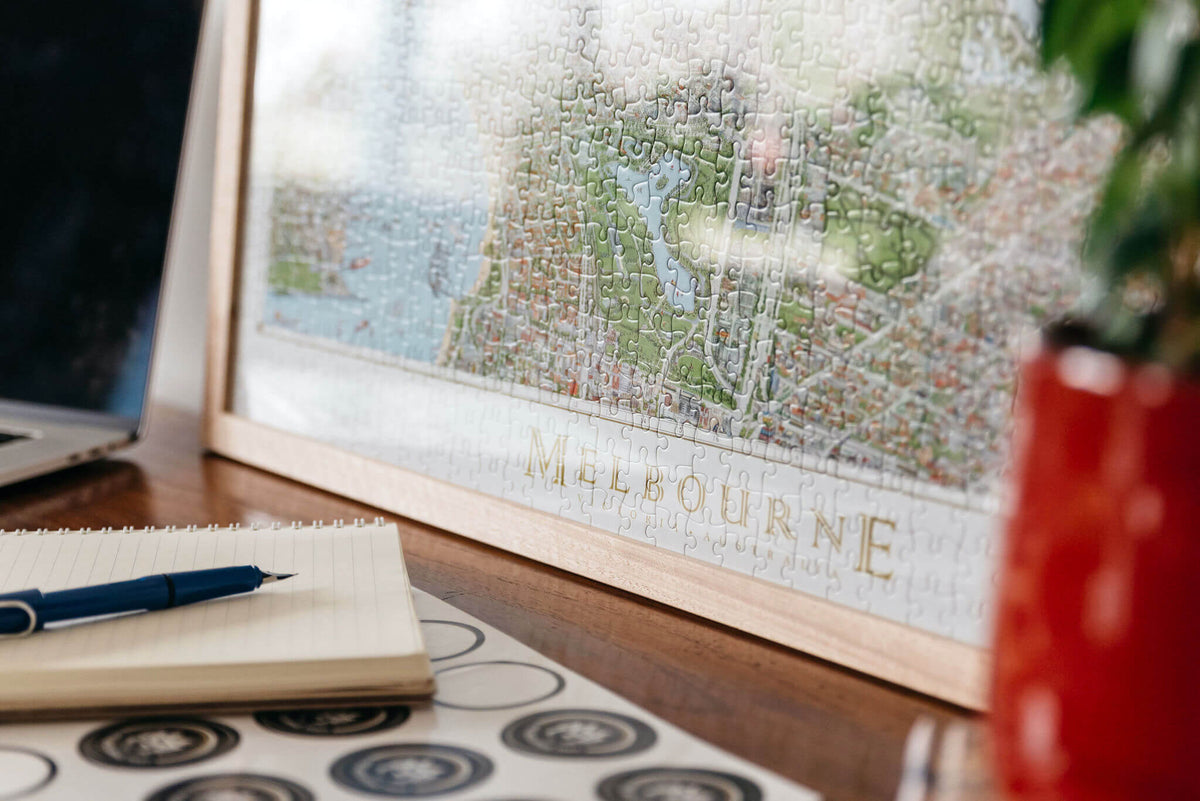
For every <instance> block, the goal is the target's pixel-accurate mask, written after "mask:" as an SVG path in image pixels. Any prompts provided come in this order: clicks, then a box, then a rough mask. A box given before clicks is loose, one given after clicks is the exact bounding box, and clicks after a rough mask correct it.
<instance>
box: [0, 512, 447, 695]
mask: <svg viewBox="0 0 1200 801" xmlns="http://www.w3.org/2000/svg"><path fill="white" fill-rule="evenodd" d="M246 564H252V565H257V566H258V567H260V568H262V569H263V570H271V571H275V572H282V573H296V574H297V575H296V576H295V577H293V578H290V579H288V580H287V581H281V582H278V583H272V584H267V585H264V586H263V587H261V588H259V589H258V590H255V591H254V592H251V593H247V594H245V595H239V596H233V597H230V598H224V599H218V600H213V601H206V602H204V603H199V604H192V605H190V606H184V607H179V608H176V609H166V610H162V611H157V612H148V613H144V614H134V615H128V616H124V617H119V618H112V619H108V620H100V621H93V622H85V623H81V624H77V625H70V626H67V627H65V628H57V629H53V630H48V631H44V632H39V633H37V634H35V635H32V636H30V637H26V638H23V639H17V640H0V668H2V669H3V670H6V671H7V670H13V671H17V670H24V669H31V668H37V669H40V670H47V671H48V670H78V669H98V668H110V667H116V668H142V667H157V666H170V665H220V664H246V663H259V662H286V661H292V660H315V659H352V658H360V657H378V656H405V655H409V654H413V653H419V652H421V651H423V650H424V646H423V644H422V643H421V639H420V630H419V629H418V628H417V627H416V626H415V625H414V624H413V616H412V611H411V610H412V599H411V593H410V590H409V586H408V577H407V575H406V573H405V570H404V563H403V559H402V557H401V553H400V538H399V534H398V532H397V530H396V526H395V525H394V524H392V525H386V526H383V525H375V524H371V525H366V526H361V527H359V526H347V527H344V528H329V527H323V528H320V529H316V528H300V529H292V528H282V529H259V530H251V529H237V530H231V529H216V530H208V529H201V530H196V531H186V530H176V531H165V530H152V531H111V532H91V533H80V532H67V533H63V534H58V533H53V532H51V533H45V534H40V535H39V534H11V533H10V534H0V592H12V591H15V590H22V589H39V590H42V591H43V592H49V591H53V590H59V589H65V588H68V587H82V586H87V585H91V584H102V583H104V582H109V581H122V580H125V579H132V578H140V577H142V576H148V575H152V574H155V573H169V572H174V571H181V570H198V569H201V568H207V567H226V566H233V565H246Z"/></svg>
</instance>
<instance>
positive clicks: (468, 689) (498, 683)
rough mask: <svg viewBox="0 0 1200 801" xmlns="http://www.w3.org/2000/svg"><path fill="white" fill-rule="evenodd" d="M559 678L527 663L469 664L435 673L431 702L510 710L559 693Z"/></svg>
mask: <svg viewBox="0 0 1200 801" xmlns="http://www.w3.org/2000/svg"><path fill="white" fill-rule="evenodd" d="M566 684H567V683H566V681H565V680H564V679H563V677H562V676H560V675H559V674H557V673H555V672H554V671H553V670H550V669H549V668H544V667H542V666H541V665H531V664H529V663H528V662H508V661H503V660H498V661H493V662H471V663H469V664H466V665H455V666H454V667H448V668H445V669H443V670H439V671H438V672H437V685H438V689H437V695H435V696H434V697H433V702H434V703H435V704H437V705H439V706H445V707H449V708H451V709H472V710H486V709H513V708H515V707H518V706H527V705H529V704H535V703H537V702H538V701H545V700H546V699H547V698H552V697H553V696H555V695H558V694H559V693H560V692H562V689H563V687H565V686H566Z"/></svg>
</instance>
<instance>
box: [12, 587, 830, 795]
mask: <svg viewBox="0 0 1200 801" xmlns="http://www.w3.org/2000/svg"><path fill="white" fill-rule="evenodd" d="M415 598H416V606H417V610H418V613H419V614H420V616H421V626H422V631H423V634H424V636H425V642H426V644H427V646H428V648H429V654H430V658H431V659H432V660H433V664H434V666H435V670H436V671H437V682H438V691H437V694H436V695H435V697H434V699H433V702H432V703H426V704H417V705H406V706H385V707H355V708H343V709H332V710H303V711H296V710H279V709H276V710H264V711H261V712H258V713H256V714H254V715H253V716H230V717H220V716H216V717H191V716H185V717H167V716H163V717H151V718H132V719H122V720H107V721H78V722H69V723H46V724H27V725H26V724H12V725H3V726H0V799H4V800H5V801H13V800H14V799H26V798H28V799H35V801H58V800H59V799H61V800H62V801H77V800H78V799H85V798H97V799H100V798H103V799H110V798H111V799H129V801H135V800H137V801H316V800H317V799H322V800H325V799H329V800H333V799H347V800H349V799H360V801H361V799H363V798H371V797H374V798H430V797H437V798H439V799H446V801H457V800H459V799H461V801H519V800H522V801H569V800H573V799H580V800H581V801H582V800H583V799H598V801H668V799H669V801H763V800H764V799H775V800H778V801H782V800H783V799H794V800H795V801H819V799H820V795H818V794H817V793H815V792H812V791H810V790H807V789H805V788H802V787H799V786H797V785H795V784H793V783H791V782H788V781H786V780H784V779H782V778H780V777H778V776H775V775H773V774H771V773H769V772H767V771H765V770H763V769H761V768H758V767H755V766H754V765H751V764H750V763H748V762H746V761H745V760H742V759H738V758H737V757H734V756H732V755H730V754H727V753H725V752H723V751H720V750H718V749H716V748H714V747H712V746H710V745H708V744H706V743H704V742H702V741H700V740H698V739H696V738H695V737H692V736H690V735H688V734H686V733H685V732H683V731H681V730H679V729H677V728H675V727H674V726H671V725H670V724H668V723H666V722H665V721H662V720H659V719H657V718H655V717H654V716H653V715H650V714H649V713H647V712H646V711H644V710H642V709H640V708H638V707H636V706H634V705H633V704H631V703H629V702H627V701H624V700H623V699H621V698H620V697H618V696H616V695H614V694H613V693H610V692H608V691H607V690H605V689H603V688H602V687H600V686H598V685H596V684H594V683H592V682H590V681H588V680H587V679H584V678H583V677H581V676H578V675H576V674H574V673H572V672H571V671H569V670H566V669H565V668H563V667H562V666H560V665H558V664H556V663H554V662H551V661H550V660H548V659H546V658H544V657H542V656H541V655H540V654H538V653H536V652H535V651H533V650H531V649H529V648H527V647H525V646H523V645H521V644H520V643H518V642H516V641H515V640H513V639H512V638H510V637H508V636H506V635H504V634H501V633H500V632H498V631H496V630H495V629H493V628H491V627H490V626H487V625H485V624H484V623H482V622H480V621H478V620H476V619H474V618H472V617H471V616H469V615H467V614H465V613H463V612H460V611H459V610H457V609H455V608H454V607H452V606H450V605H449V604H446V603H444V602H442V601H440V600H438V599H436V598H434V597H432V596H430V595H428V594H425V593H422V592H416V593H415ZM795 747H796V748H803V747H804V744H803V743H796V744H795Z"/></svg>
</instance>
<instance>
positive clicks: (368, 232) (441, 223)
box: [263, 187, 487, 362]
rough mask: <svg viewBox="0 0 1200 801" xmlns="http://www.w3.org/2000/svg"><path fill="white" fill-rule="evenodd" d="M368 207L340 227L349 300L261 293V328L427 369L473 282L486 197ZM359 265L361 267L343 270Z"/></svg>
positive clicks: (479, 261)
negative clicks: (369, 210)
mask: <svg viewBox="0 0 1200 801" xmlns="http://www.w3.org/2000/svg"><path fill="white" fill-rule="evenodd" d="M480 189H481V192H482V191H484V189H483V187H481V188H480ZM381 206H382V207H381ZM373 208H374V212H375V213H373V214H371V215H363V216H359V217H355V218H351V221H350V223H349V224H348V225H347V229H346V249H345V253H344V258H343V265H345V266H344V268H343V269H342V270H340V271H339V273H338V275H339V276H340V278H341V280H342V281H343V282H344V284H345V288H346V290H347V292H348V294H346V295H345V296H338V295H332V294H325V295H308V294H303V293H290V294H278V293H275V292H268V293H267V298H266V304H265V309H264V314H263V317H264V322H266V323H268V324H270V325H278V326H281V327H283V328H287V329H289V330H292V331H296V332H298V333H302V334H306V335H309V336H315V337H320V338H322V339H331V340H334V341H336V342H340V343H343V344H346V345H352V346H356V347H364V348H370V349H372V350H379V351H383V352H384V353H388V354H393V355H397V356H403V357H405V358H408V359H415V360H417V361H422V362H433V361H434V360H435V359H436V358H437V355H438V350H439V349H440V348H441V345H442V339H443V336H444V335H445V332H446V326H447V324H448V323H449V322H450V310H451V304H452V302H453V301H454V299H456V298H460V297H462V296H463V295H465V294H466V293H467V292H468V290H470V289H471V286H472V285H473V284H474V283H475V280H476V279H477V278H478V276H479V270H480V267H481V265H482V258H483V257H482V256H481V255H480V252H479V245H480V242H481V241H482V240H483V235H484V231H485V230H486V228H487V204H486V198H476V199H475V202H474V203H455V204H447V203H441V202H432V201H429V200H425V201H422V200H420V199H412V200H400V199H396V200H393V201H392V202H391V203H385V204H380V205H374V206H373ZM387 212H390V213H387ZM365 259H370V261H369V263H365V266H362V267H360V268H359V269H350V268H349V265H352V264H356V263H357V264H363V263H364V261H363V260H365Z"/></svg>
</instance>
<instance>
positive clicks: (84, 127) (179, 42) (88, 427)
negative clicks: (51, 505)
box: [0, 0, 203, 484]
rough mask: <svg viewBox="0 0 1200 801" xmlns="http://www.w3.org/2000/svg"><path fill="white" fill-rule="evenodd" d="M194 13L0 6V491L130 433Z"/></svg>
mask: <svg viewBox="0 0 1200 801" xmlns="http://www.w3.org/2000/svg"><path fill="white" fill-rule="evenodd" d="M202 13H203V2H202V0H107V1H105V0H70V1H67V0H38V2H35V3H0V120H2V122H0V484H7V483H11V482H14V481H19V480H22V479H26V478H29V477H31V476H35V475H38V474H41V473H46V472H49V471H51V470H56V469H58V468H61V467H66V466H68V465H72V464H77V463H80V462H84V461H88V460H91V459H97V458H100V457H102V456H104V455H105V454H108V453H110V452H112V451H114V450H116V449H118V448H121V447H124V446H126V445H128V444H130V443H132V442H133V441H135V440H136V439H137V438H138V437H139V436H140V435H141V434H142V432H143V428H144V424H145V410H146V395H147V389H148V387H149V379H150V360H151V355H152V353H153V339H154V329H155V323H156V321H157V318H158V308H159V296H160V291H161V288H162V284H163V271H164V265H165V262H166V254H167V249H168V240H169V238H170V227H171V217H172V208H173V206H174V198H175V185H176V181H177V177H178V174H179V164H180V159H181V154H182V151H183V142H184V131H185V128H186V118H187V110H188V101H189V96H190V92H191V85H192V75H193V67H194V64H195V61H196V52H197V44H198V41H199V37H200V30H201V18H202ZM197 369H199V366H197Z"/></svg>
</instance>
